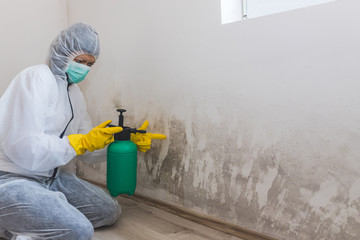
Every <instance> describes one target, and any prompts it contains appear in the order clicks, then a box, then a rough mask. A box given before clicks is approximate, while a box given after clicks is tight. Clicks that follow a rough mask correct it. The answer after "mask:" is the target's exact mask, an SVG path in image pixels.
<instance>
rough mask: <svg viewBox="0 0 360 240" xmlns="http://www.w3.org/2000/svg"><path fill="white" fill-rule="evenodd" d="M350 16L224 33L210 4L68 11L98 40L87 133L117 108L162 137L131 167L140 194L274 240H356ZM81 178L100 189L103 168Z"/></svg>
mask: <svg viewBox="0 0 360 240" xmlns="http://www.w3.org/2000/svg"><path fill="white" fill-rule="evenodd" d="M85 5H86V9H85V8H84V7H83V6H85ZM359 7H360V3H359V2H358V1H355V0H342V1H341V0H338V1H336V2H334V3H329V4H326V5H321V6H314V7H310V8H306V9H301V10H297V11H292V12H288V13H283V14H277V15H272V16H268V17H261V18H257V19H252V20H248V21H244V22H238V23H234V24H227V25H221V17H220V12H221V11H220V0H219V1H208V0H182V1H169V0H153V1H133V0H122V1H110V0H105V1H101V2H100V1H94V0H86V1H85V0H78V1H69V22H70V23H74V22H78V21H83V22H86V23H90V24H92V25H93V26H94V27H95V28H96V29H97V31H98V32H99V34H100V38H101V47H102V52H101V56H100V59H99V61H98V62H97V64H96V65H95V67H94V69H93V70H92V71H91V73H90V76H89V78H88V79H87V80H86V81H84V82H83V83H82V84H81V88H82V89H83V91H84V93H85V95H86V99H87V102H88V105H89V111H90V114H91V116H92V118H93V120H94V123H100V122H101V121H103V120H106V119H108V118H110V119H113V120H116V112H115V109H116V108H118V107H123V108H126V109H127V110H128V113H127V119H126V121H127V123H128V124H130V125H132V126H139V125H140V124H141V123H142V121H143V120H145V119H148V120H149V121H150V131H152V132H160V133H165V134H167V135H168V137H169V138H168V140H166V141H163V142H162V143H161V144H160V143H159V142H157V143H155V145H154V147H153V149H152V150H151V151H149V152H148V153H147V154H140V156H139V165H138V166H139V179H138V188H137V192H138V193H141V194H145V195H149V196H151V197H155V198H158V199H160V200H163V201H168V202H171V203H174V204H178V205H180V206H183V207H186V208H189V209H192V210H194V211H199V212H201V213H204V214H207V215H210V216H213V217H217V218H220V219H223V220H226V221H229V222H232V223H234V224H238V225H241V226H244V227H247V228H251V229H254V230H256V231H259V232H263V233H265V234H270V235H273V236H276V237H278V238H281V239H313V240H316V239H348V240H349V239H350V240H355V239H358V238H359V236H360V230H359V229H360V217H359V216H360V201H359V198H360V187H359V186H360V180H359V176H360V161H359V159H360V148H359V145H360V127H359V123H360V112H359V107H360V105H359V104H360V97H359V89H360V81H359V79H360V73H359V70H358V69H359V67H358V66H359V56H360V52H359V51H360V48H359V43H360V33H359V31H357V29H358V23H359V21H360V15H359V14H358V10H357V9H359ZM79 166H80V169H79V174H80V175H82V176H86V177H89V178H94V179H96V180H99V181H102V182H105V163H102V164H93V165H87V164H84V163H80V165H79ZM94 174H95V175H94Z"/></svg>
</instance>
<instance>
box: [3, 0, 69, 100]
mask: <svg viewBox="0 0 360 240" xmlns="http://www.w3.org/2000/svg"><path fill="white" fill-rule="evenodd" d="M66 26H67V5H66V0H52V1H48V0H33V1H27V0H2V1H1V7H0V32H1V44H0V52H1V58H0V66H1V81H0V94H2V93H3V92H4V91H5V89H6V87H7V86H8V85H9V83H10V81H11V80H12V79H13V78H14V77H15V75H16V74H17V73H18V72H19V71H21V70H23V69H24V68H26V67H29V66H32V65H36V64H40V63H45V61H46V57H47V54H48V49H49V47H50V43H51V42H52V41H53V39H54V38H55V37H56V36H57V35H58V34H59V32H60V30H62V29H63V28H65V27H66Z"/></svg>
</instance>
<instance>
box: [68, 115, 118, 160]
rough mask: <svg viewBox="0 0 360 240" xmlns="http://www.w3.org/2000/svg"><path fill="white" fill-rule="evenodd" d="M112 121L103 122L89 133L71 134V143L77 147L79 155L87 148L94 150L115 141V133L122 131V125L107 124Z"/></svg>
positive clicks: (76, 150)
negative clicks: (110, 125) (109, 125)
mask: <svg viewBox="0 0 360 240" xmlns="http://www.w3.org/2000/svg"><path fill="white" fill-rule="evenodd" d="M110 123H111V120H108V121H106V122H103V123H101V124H100V125H99V126H97V127H94V128H93V129H91V130H90V132H89V133H88V134H85V135H84V134H72V135H69V136H68V138H69V142H70V145H71V146H72V147H73V148H74V149H75V152H76V154H77V155H81V154H84V153H85V152H86V150H88V151H90V152H92V151H94V150H99V149H102V148H104V147H106V146H107V145H108V144H110V143H111V142H113V141H114V133H118V132H121V131H122V130H123V129H122V127H111V128H107V127H106V126H107V125H108V124H110Z"/></svg>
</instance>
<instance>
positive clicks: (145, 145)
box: [131, 120, 166, 152]
mask: <svg viewBox="0 0 360 240" xmlns="http://www.w3.org/2000/svg"><path fill="white" fill-rule="evenodd" d="M148 126H149V121H147V120H146V121H145V122H144V123H143V125H141V127H139V129H138V130H146V128H147V127H148ZM152 139H166V136H165V135H163V134H158V133H132V134H131V141H132V142H133V143H135V144H136V146H137V148H138V150H139V151H141V152H146V151H147V150H149V149H150V148H151V140H152Z"/></svg>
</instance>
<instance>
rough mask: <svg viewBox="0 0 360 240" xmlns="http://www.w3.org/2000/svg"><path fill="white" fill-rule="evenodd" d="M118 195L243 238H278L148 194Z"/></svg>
mask: <svg viewBox="0 0 360 240" xmlns="http://www.w3.org/2000/svg"><path fill="white" fill-rule="evenodd" d="M83 179H84V180H86V181H88V182H91V183H93V184H95V185H98V186H102V187H105V186H104V185H103V184H99V183H98V182H94V181H91V180H89V179H86V178H83ZM120 197H124V198H129V199H132V200H134V201H137V202H140V203H144V204H146V205H149V206H153V207H156V208H159V209H162V210H164V211H166V212H169V213H171V214H174V215H177V216H180V217H182V218H185V219H188V220H190V221H193V222H196V223H199V224H202V225H204V226H207V227H210V228H213V229H216V230H218V231H221V232H224V233H227V234H230V235H233V236H236V237H239V238H242V239H245V240H278V239H276V238H274V237H272V236H268V235H265V234H262V233H258V232H256V231H253V230H250V229H247V228H244V227H240V226H237V225H235V224H231V223H227V222H225V221H221V220H218V219H216V218H212V217H209V216H206V215H203V214H200V213H197V212H194V211H191V210H188V209H185V208H182V207H178V206H175V205H172V204H169V203H167V202H163V201H160V200H158V199H155V198H151V197H148V196H144V195H141V194H137V193H135V194H134V195H132V196H128V195H120Z"/></svg>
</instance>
